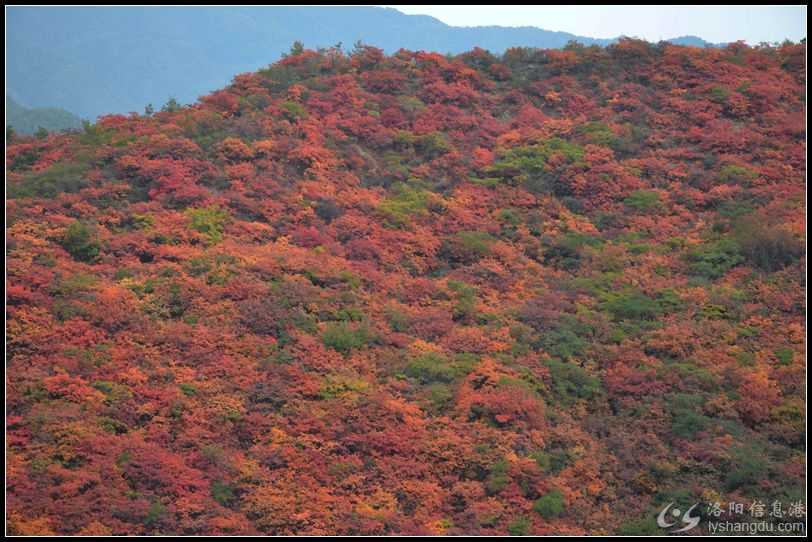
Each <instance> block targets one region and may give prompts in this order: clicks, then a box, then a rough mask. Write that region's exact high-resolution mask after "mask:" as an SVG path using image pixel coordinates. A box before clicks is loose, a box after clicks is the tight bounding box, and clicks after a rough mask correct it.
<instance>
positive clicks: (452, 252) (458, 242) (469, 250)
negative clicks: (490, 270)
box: [440, 231, 496, 265]
mask: <svg viewBox="0 0 812 542" xmlns="http://www.w3.org/2000/svg"><path fill="white" fill-rule="evenodd" d="M494 241H496V239H495V238H494V237H493V236H492V235H490V234H489V233H486V232H482V231H461V232H459V233H457V234H455V235H453V236H452V237H450V238H448V239H446V240H445V241H444V242H443V245H442V247H441V249H440V253H441V254H442V256H443V257H444V258H445V259H447V260H448V261H449V262H451V263H454V264H462V265H469V264H472V263H476V262H477V261H479V260H480V259H482V258H484V257H486V256H488V255H489V254H490V253H491V244H492V243H493V242H494Z"/></svg>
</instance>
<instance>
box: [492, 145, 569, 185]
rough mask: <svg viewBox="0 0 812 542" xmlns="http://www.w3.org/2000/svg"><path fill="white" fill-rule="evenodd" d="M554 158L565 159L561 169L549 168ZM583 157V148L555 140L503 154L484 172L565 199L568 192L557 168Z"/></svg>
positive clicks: (515, 148) (516, 148)
mask: <svg viewBox="0 0 812 542" xmlns="http://www.w3.org/2000/svg"><path fill="white" fill-rule="evenodd" d="M553 155H558V156H562V157H563V158H564V160H563V165H562V166H559V167H558V168H551V167H548V164H547V161H548V160H549V159H550V157H551V156H553ZM583 156H584V150H583V148H581V147H579V146H578V145H574V144H572V143H568V142H566V141H564V140H563V139H560V138H557V137H554V138H552V139H549V140H547V141H544V142H543V143H538V144H535V145H526V146H522V147H514V148H512V149H509V150H507V151H505V152H503V153H502V154H501V156H500V157H499V159H498V160H497V161H496V162H495V163H494V164H493V165H492V166H491V167H490V168H488V170H487V173H488V174H489V175H492V176H494V177H497V178H501V179H504V180H506V181H508V182H510V183H511V184H523V185H524V186H525V187H526V188H527V189H528V190H530V191H531V192H535V193H554V194H556V195H560V196H565V195H568V189H567V188H566V187H564V186H562V185H560V184H559V177H560V169H561V168H562V167H566V166H567V165H569V164H572V163H575V162H579V161H581V160H582V159H583Z"/></svg>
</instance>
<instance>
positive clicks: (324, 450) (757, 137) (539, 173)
mask: <svg viewBox="0 0 812 542" xmlns="http://www.w3.org/2000/svg"><path fill="white" fill-rule="evenodd" d="M805 47H806V46H805V44H799V45H792V44H786V45H784V46H781V47H778V48H771V47H760V48H749V47H747V46H744V45H741V44H734V45H730V46H728V47H726V48H721V49H705V50H702V49H696V48H689V47H682V46H676V45H669V44H660V45H657V46H654V45H650V44H647V43H645V42H640V41H633V40H621V41H620V42H618V43H617V44H615V45H612V46H609V47H607V48H605V49H604V48H599V47H584V46H580V45H575V44H572V45H570V46H568V47H566V48H565V49H563V50H536V49H522V48H518V49H510V50H508V51H507V52H506V53H505V54H504V55H502V56H494V55H492V54H490V53H488V52H486V51H484V50H482V49H475V50H473V51H470V52H467V53H464V54H460V55H457V56H443V55H440V54H434V53H426V52H411V51H407V50H401V51H399V52H397V53H396V54H393V55H391V56H387V55H385V54H384V53H383V52H382V51H380V50H378V49H375V48H372V47H365V46H361V45H359V46H357V47H356V48H355V49H354V50H353V51H352V53H351V54H344V53H342V52H341V51H340V50H337V49H327V50H320V51H312V50H307V49H304V48H301V47H299V46H295V47H294V48H293V49H292V50H291V52H290V54H288V55H287V56H286V57H285V58H284V59H282V60H281V61H279V62H277V63H276V64H273V65H271V66H269V67H268V68H267V69H263V70H260V71H258V72H256V73H245V74H241V75H239V76H237V77H235V78H234V81H233V83H232V84H231V85H230V86H228V87H227V88H225V89H223V90H220V91H217V92H214V93H212V94H210V95H208V96H205V97H203V98H201V100H200V101H199V102H198V103H196V104H194V105H192V106H190V107H179V106H177V104H172V103H170V104H167V106H166V107H164V108H163V109H164V110H163V111H158V112H156V113H154V114H152V115H148V116H147V115H135V114H133V115H130V116H115V115H114V116H107V117H104V118H102V119H100V120H99V122H98V123H96V124H95V125H87V126H86V127H85V129H84V130H83V131H81V132H80V133H76V134H61V135H60V134H56V135H55V134H52V135H50V136H48V137H46V138H43V139H37V138H25V137H17V138H16V139H15V140H14V141H13V142H12V144H11V145H10V146H9V147H8V148H7V152H6V173H7V197H8V199H7V202H6V206H7V211H6V213H7V220H8V225H7V230H6V242H7V265H8V269H7V296H8V298H7V299H8V305H7V318H8V320H7V328H6V331H7V342H6V348H7V403H6V410H7V428H8V437H7V438H8V443H7V454H8V455H7V467H6V480H7V502H8V504H7V506H8V509H7V513H8V529H9V531H10V532H11V533H16V534H48V533H60V534H109V533H113V534H159V533H160V534H182V535H191V534H252V533H259V534H368V535H369V534H449V535H454V534H482V535H487V534H490V535H504V534H513V535H521V534H538V535H543V534H583V533H589V534H617V533H620V534H663V530H662V529H660V528H658V527H657V525H656V522H655V518H656V515H657V513H659V511H660V510H661V509H662V508H663V507H664V506H665V505H667V504H668V503H671V502H675V503H677V506H678V507H679V508H680V509H682V510H686V509H687V507H689V506H691V505H692V504H694V503H703V504H702V505H701V506H702V510H705V509H706V508H705V506H706V505H707V504H708V503H720V504H721V505H722V506H723V507H725V508H726V507H727V504H728V503H729V502H740V503H741V502H744V503H750V502H753V501H754V500H756V499H758V500H760V501H763V502H765V503H767V504H768V505H769V504H770V503H772V502H773V501H781V502H783V503H784V508H785V509H786V508H787V507H788V506H789V504H790V503H792V502H796V501H798V500H800V499H803V496H804V485H805V444H804V443H805V439H806V435H805V421H806V420H805V395H804V393H805V380H804V376H805V370H806V369H805V344H804V337H805V328H804V321H805V301H804V289H805V248H804V247H805V227H806V224H805V168H806V156H805V137H806V134H805V115H804V108H805V102H804V93H805V81H806V73H805V68H804V66H805ZM169 90H170V89H167V91H169ZM768 520H769V518H768ZM701 529H702V527H698V528H697V531H696V532H699V531H701Z"/></svg>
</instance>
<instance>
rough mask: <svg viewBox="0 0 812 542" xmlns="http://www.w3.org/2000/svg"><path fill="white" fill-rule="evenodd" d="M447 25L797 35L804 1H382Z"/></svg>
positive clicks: (648, 34) (753, 40) (758, 38)
mask: <svg viewBox="0 0 812 542" xmlns="http://www.w3.org/2000/svg"><path fill="white" fill-rule="evenodd" d="M388 7H393V8H395V9H398V10H400V11H402V12H403V13H408V14H422V15H431V16H432V17H436V18H437V19H439V20H441V21H442V22H444V23H446V24H449V25H453V26H486V25H499V26H535V27H538V28H543V29H545V30H558V31H564V32H570V33H572V34H578V35H579V36H588V37H593V38H614V37H617V36H620V35H626V36H634V37H639V38H644V39H646V40H648V41H655V42H656V41H659V40H661V39H669V38H675V37H679V36H685V35H694V36H699V37H700V38H703V39H705V40H706V41H710V42H714V43H718V42H730V41H738V40H744V41H746V42H748V43H750V44H757V43H761V42H764V41H783V40H785V39H790V40H792V41H798V40H800V39H801V38H803V37H805V36H806V6H801V5H797V6H667V7H663V6H388Z"/></svg>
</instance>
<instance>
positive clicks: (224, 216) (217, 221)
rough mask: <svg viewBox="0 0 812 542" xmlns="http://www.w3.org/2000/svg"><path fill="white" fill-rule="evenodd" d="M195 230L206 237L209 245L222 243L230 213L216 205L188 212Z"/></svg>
mask: <svg viewBox="0 0 812 542" xmlns="http://www.w3.org/2000/svg"><path fill="white" fill-rule="evenodd" d="M186 215H187V216H188V217H189V220H190V226H191V228H192V229H193V230H195V231H197V232H200V233H202V234H203V235H204V236H206V239H207V240H208V242H209V243H211V244H214V243H217V242H220V241H222V239H223V231H224V230H225V226H226V224H227V223H228V221H229V214H228V211H226V210H225V209H221V208H219V207H217V206H215V205H212V206H209V207H202V208H198V209H189V210H187V211H186Z"/></svg>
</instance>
